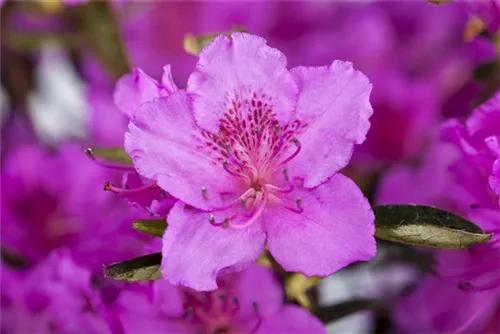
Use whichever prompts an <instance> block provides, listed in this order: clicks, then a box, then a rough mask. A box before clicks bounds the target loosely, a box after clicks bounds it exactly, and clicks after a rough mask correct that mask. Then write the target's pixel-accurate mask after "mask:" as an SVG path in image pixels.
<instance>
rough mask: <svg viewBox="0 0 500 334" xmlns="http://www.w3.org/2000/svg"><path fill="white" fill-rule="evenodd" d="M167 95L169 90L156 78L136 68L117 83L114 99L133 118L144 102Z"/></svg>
mask: <svg viewBox="0 0 500 334" xmlns="http://www.w3.org/2000/svg"><path fill="white" fill-rule="evenodd" d="M168 70H170V69H168ZM167 95H168V92H167V91H166V90H165V89H164V88H163V87H162V86H161V85H160V84H159V83H158V82H157V81H156V80H155V79H153V78H151V77H150V76H149V75H147V74H146V73H144V72H143V71H142V70H141V69H139V68H134V70H133V71H132V73H130V74H126V75H124V76H123V77H121V78H120V80H118V82H117V83H116V87H115V91H114V93H113V101H114V102H115V104H116V105H117V106H118V108H120V110H121V111H122V112H123V113H124V114H125V115H127V116H128V117H129V118H132V117H133V116H134V113H135V111H136V110H137V108H139V106H140V105H141V104H143V103H144V102H148V101H152V100H153V99H154V98H157V97H160V96H167Z"/></svg>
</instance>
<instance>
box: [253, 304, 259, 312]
mask: <svg viewBox="0 0 500 334" xmlns="http://www.w3.org/2000/svg"><path fill="white" fill-rule="evenodd" d="M252 308H253V311H254V312H255V313H257V314H259V305H258V304H257V303H256V302H253V303H252Z"/></svg>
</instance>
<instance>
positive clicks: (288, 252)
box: [263, 174, 376, 276]
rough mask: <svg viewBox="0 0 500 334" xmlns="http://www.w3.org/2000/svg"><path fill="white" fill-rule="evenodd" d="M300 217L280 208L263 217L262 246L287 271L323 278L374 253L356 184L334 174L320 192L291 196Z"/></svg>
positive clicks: (366, 207) (367, 213) (369, 216)
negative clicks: (264, 244)
mask: <svg viewBox="0 0 500 334" xmlns="http://www.w3.org/2000/svg"><path fill="white" fill-rule="evenodd" d="M292 194H293V196H295V197H294V198H293V199H292V198H291V199H290V202H291V203H293V204H294V205H295V199H296V198H297V197H301V199H302V204H301V206H302V208H303V212H302V213H300V214H299V213H295V212H292V211H290V210H287V209H285V208H283V207H279V206H277V207H275V208H272V209H269V210H268V211H267V212H265V216H264V217H263V221H264V224H265V225H264V229H265V231H266V232H267V245H268V247H269V250H270V251H271V254H272V255H273V256H274V258H275V259H276V260H277V261H278V262H279V263H280V264H281V265H282V266H283V268H284V269H285V270H286V271H298V272H301V273H304V274H305V275H307V276H315V275H319V276H328V275H330V274H332V273H334V272H336V271H337V270H339V269H341V268H343V267H345V266H347V265H348V264H351V263H352V262H355V261H366V260H369V259H371V258H372V257H373V256H374V255H375V252H376V247H375V238H374V236H373V235H374V216H373V212H372V210H371V207H370V204H369V203H368V200H367V199H366V198H365V197H364V196H363V194H362V193H361V191H360V190H359V188H358V187H357V186H356V184H355V183H354V182H353V181H352V180H350V179H349V178H347V177H345V176H344V175H342V174H336V175H334V176H333V177H332V178H331V179H329V180H328V181H327V182H326V183H324V184H322V185H320V186H319V187H317V188H315V189H312V190H308V189H300V190H297V191H294V192H293V193H292Z"/></svg>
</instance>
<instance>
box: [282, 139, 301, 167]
mask: <svg viewBox="0 0 500 334" xmlns="http://www.w3.org/2000/svg"><path fill="white" fill-rule="evenodd" d="M292 142H293V143H294V144H295V146H296V147H297V149H296V150H295V152H293V153H292V155H290V156H289V157H288V158H286V159H285V160H283V161H282V162H281V163H279V164H278V168H281V167H283V166H284V165H286V164H287V163H288V162H290V160H292V159H293V158H295V157H296V156H297V155H298V154H299V153H300V150H301V149H302V144H300V141H299V140H298V139H297V138H294V139H292Z"/></svg>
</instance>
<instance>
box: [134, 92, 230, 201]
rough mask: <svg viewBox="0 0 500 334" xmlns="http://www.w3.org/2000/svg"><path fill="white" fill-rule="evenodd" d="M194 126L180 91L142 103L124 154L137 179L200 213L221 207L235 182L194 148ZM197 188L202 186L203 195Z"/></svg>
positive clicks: (196, 140)
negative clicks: (196, 209) (131, 161)
mask: <svg viewBox="0 0 500 334" xmlns="http://www.w3.org/2000/svg"><path fill="white" fill-rule="evenodd" d="M198 136H199V132H198V128H196V125H195V124H194V120H193V117H192V115H191V111H190V110H189V107H188V97H187V95H186V92H185V91H178V92H175V93H173V94H172V95H170V96H168V97H165V98H160V99H157V100H155V101H153V102H147V103H145V104H143V105H142V106H141V107H140V108H139V109H138V110H137V112H136V115H135V117H134V118H133V120H132V122H131V124H130V125H129V131H128V132H127V133H126V134H125V150H126V151H127V153H128V154H129V155H130V156H131V157H132V160H133V162H134V166H135V167H136V169H137V171H138V172H139V174H141V176H143V177H146V178H148V179H151V180H154V181H156V182H157V184H158V186H160V187H161V188H162V189H163V190H165V191H166V192H168V193H169V194H171V195H172V196H173V197H175V198H178V199H180V200H182V201H184V202H185V203H187V204H189V205H192V206H194V207H197V208H200V209H206V208H210V207H213V205H222V201H221V198H220V196H219V195H220V193H232V192H233V190H234V188H235V186H234V182H235V178H233V177H231V176H230V175H229V174H228V173H226V172H225V171H224V169H223V168H222V167H221V166H220V165H221V164H220V163H219V162H217V161H216V160H214V159H212V158H210V157H209V156H208V155H206V154H204V153H203V151H202V150H200V145H201V144H200V140H199V139H198V138H199V137H198ZM202 188H206V192H205V195H204V194H203V192H202Z"/></svg>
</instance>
